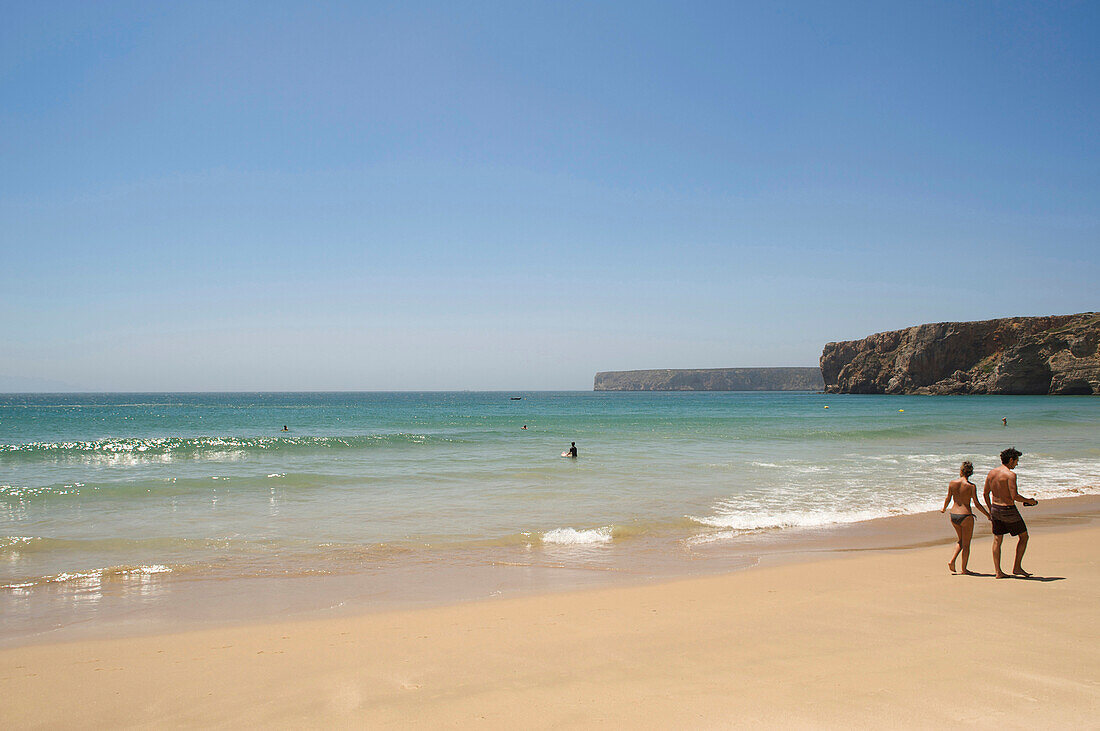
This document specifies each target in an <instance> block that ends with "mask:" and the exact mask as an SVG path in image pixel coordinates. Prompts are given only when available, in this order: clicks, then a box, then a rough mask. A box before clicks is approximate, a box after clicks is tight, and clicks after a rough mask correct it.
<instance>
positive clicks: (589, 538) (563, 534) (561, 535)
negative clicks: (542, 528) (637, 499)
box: [542, 526, 612, 546]
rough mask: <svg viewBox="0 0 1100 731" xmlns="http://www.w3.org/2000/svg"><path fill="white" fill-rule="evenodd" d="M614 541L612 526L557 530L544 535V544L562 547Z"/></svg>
mask: <svg viewBox="0 0 1100 731" xmlns="http://www.w3.org/2000/svg"><path fill="white" fill-rule="evenodd" d="M611 539H612V536H611V526H607V527H604V528H591V529H588V530H577V529H576V528H555V529H554V530H551V531H547V532H545V533H543V534H542V542H543V543H554V544H557V545H562V546H577V545H583V544H589V543H609V542H610V541H611Z"/></svg>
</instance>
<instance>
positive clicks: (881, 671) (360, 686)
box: [0, 497, 1100, 728]
mask: <svg viewBox="0 0 1100 731" xmlns="http://www.w3.org/2000/svg"><path fill="white" fill-rule="evenodd" d="M1055 502H1058V503H1060V505H1055V504H1053V503H1055ZM1096 507H1097V499H1096V498H1093V497H1086V498H1079V499H1070V500H1066V501H1051V503H1048V504H1046V505H1041V506H1040V508H1039V509H1036V510H1035V511H1034V512H1028V513H1025V515H1026V516H1027V518H1028V520H1029V523H1030V524H1031V528H1032V543H1031V546H1030V547H1029V549H1028V557H1027V560H1026V562H1025V566H1026V567H1027V568H1029V569H1030V570H1032V571H1034V572H1035V573H1036V578H1034V579H1031V580H1022V579H1007V580H1000V581H998V580H995V579H993V578H992V577H991V575H990V574H991V560H990V558H989V555H990V553H989V551H990V536H989V533H988V524H987V523H986V524H984V525H983V524H982V523H981V522H979V528H978V535H977V536H976V538H975V546H974V554H973V557H972V560H971V568H972V569H973V570H977V571H981V572H983V573H985V574H987V575H985V576H953V575H951V574H949V573H948V570H947V566H946V562H947V559H948V558H949V556H950V550H949V543H950V541H949V540H948V537H947V536H946V535H944V532H945V531H947V530H949V528H948V526H947V519H946V518H945V517H944V516H942V515H940V514H939V513H934V514H926V515H922V516H909V517H907V518H894V519H887V520H884V521H869V522H868V523H867V524H862V525H860V526H857V527H855V528H854V529H853V530H854V532H851V531H849V533H848V534H847V537H838V535H839V534H837V533H835V532H827V533H824V534H819V535H818V538H817V539H816V541H813V540H811V541H809V542H808V543H807V542H806V541H805V540H803V541H802V542H801V546H800V547H799V548H797V550H796V549H795V543H798V542H797V541H795V542H792V543H791V544H790V550H774V551H772V552H770V553H769V554H768V556H769V559H768V560H767V561H764V562H763V564H764V565H762V566H760V567H758V568H754V569H752V570H747V571H738V572H734V573H729V574H725V575H718V576H702V577H695V578H690V579H684V580H676V581H662V582H659V583H647V584H643V585H634V586H610V587H603V588H597V589H587V590H582V591H569V592H558V593H547V594H531V595H523V596H515V597H508V598H500V599H488V600H481V601H472V602H465V603H460V604H452V605H445V606H435V607H431V608H407V609H401V610H393V611H378V612H372V613H358V614H350V615H346V616H334V617H328V618H323V619H310V620H302V621H273V622H260V623H247V624H235V625H229V626H222V627H216V628H204V629H198V630H192V631H187V632H176V633H158V634H150V635H145V636H130V637H122V638H117V637H113V638H100V639H82V640H78V641H73V642H61V643H53V644H37V645H29V646H23V647H15V648H10V649H6V650H0V691H2V694H3V697H4V699H5V702H4V704H3V705H2V706H0V725H2V726H4V727H15V728H24V727H30V728H33V727H62V726H71V725H73V724H74V723H76V724H79V725H81V726H83V727H106V726H110V727H132V726H231V727H241V726H245V727H257V726H277V727H289V726H294V727H302V726H305V727H331V726H346V725H356V726H362V725H366V726H379V725H383V724H394V725H397V724H401V725H412V726H420V727H425V728H436V727H439V726H460V727H465V726H474V725H478V726H489V727H504V726H509V727H514V726H517V725H521V726H524V727H534V728H550V727H561V726H570V727H580V726H586V727H587V726H591V725H595V724H601V723H603V724H608V725H615V726H623V725H632V726H646V727H654V726H657V727H681V726H684V725H688V724H690V725H692V726H730V725H766V726H780V725H782V726H795V727H807V726H816V727H820V726H830V727H837V726H858V727H866V726H877V727H881V726H891V727H899V726H900V727H918V728H931V727H942V726H944V725H947V724H957V723H962V724H965V725H971V726H978V727H992V726H1008V727H1023V726H1035V725H1041V726H1044V727H1049V726H1054V725H1065V726H1071V727H1088V726H1091V725H1093V724H1095V719H1096V718H1097V717H1100V621H1098V620H1100V603H1098V602H1097V601H1096V598H1097V597H1098V596H1100V561H1098V559H1097V558H1096V556H1095V548H1096V546H1097V545H1098V541H1100V523H1098V521H1097V520H1096ZM891 521H892V522H893V523H891ZM782 540H792V541H793V538H792V539H786V538H785V539H782ZM782 540H781V541H780V542H782ZM930 543H931V544H933V545H929V544H930ZM1012 544H1013V540H1012V539H1010V540H1009V545H1010V546H1011V545H1012Z"/></svg>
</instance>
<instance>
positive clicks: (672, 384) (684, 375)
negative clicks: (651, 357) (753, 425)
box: [592, 368, 824, 391]
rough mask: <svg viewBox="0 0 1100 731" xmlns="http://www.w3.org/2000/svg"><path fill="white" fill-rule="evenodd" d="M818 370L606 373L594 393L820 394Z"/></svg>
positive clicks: (767, 369) (819, 373) (598, 381)
mask: <svg viewBox="0 0 1100 731" xmlns="http://www.w3.org/2000/svg"><path fill="white" fill-rule="evenodd" d="M823 386H824V381H822V379H821V371H820V370H819V369H817V368H704V369H661V370H652V371H606V372H603V373H597V374H596V380H595V383H594V385H593V389H592V390H594V391H820V390H821V389H822V387H823Z"/></svg>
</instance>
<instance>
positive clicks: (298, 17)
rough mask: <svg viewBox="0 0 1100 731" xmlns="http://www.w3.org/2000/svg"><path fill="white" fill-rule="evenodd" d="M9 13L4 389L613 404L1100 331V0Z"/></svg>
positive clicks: (0, 258)
mask: <svg viewBox="0 0 1100 731" xmlns="http://www.w3.org/2000/svg"><path fill="white" fill-rule="evenodd" d="M0 9H2V16H3V18H4V20H3V22H2V23H0V173H2V174H0V390H17V391H18V390H107V391H205V390H247V391H252V390H291V391H295V390H462V389H471V390H512V389H578V390H584V389H590V388H591V387H592V378H593V376H594V374H595V373H596V372H597V371H602V370H626V369H634V368H708V367H752V366H812V365H816V364H817V362H818V358H819V356H820V354H821V349H822V346H823V345H824V344H825V343H826V342H830V341H837V340H848V339H855V338H859V337H863V336H865V335H868V334H870V333H873V332H877V331H882V330H890V329H897V328H902V327H907V326H910V325H916V324H920V323H924V322H937V321H945V320H980V319H987V318H993V317H1006V316H1016V315H1040V314H1065V313H1073V312H1082V311H1090V310H1097V309H1100V297H1098V296H1097V295H1098V293H1100V286H1098V285H1097V282H1098V281H1100V123H1098V121H1097V120H1098V119H1100V43H1097V39H1098V38H1100V3H1091V2H1079V3H1074V2H1061V3H1032V2H1027V3H1016V2H965V3H960V2H954V1H952V2H911V3H909V2H905V3H884V2H829V3H824V2H806V3H800V2H791V3H789V2H767V3H765V2H758V3H749V2H745V3H729V2H715V3H693V2H677V3H672V2H666V3H651V2H635V1H632V2H619V3H600V2H575V3H574V2H547V3H515V2H500V3H482V2H463V3H453V2H440V3H418V2H397V3H368V2H348V3H326V2H303V3H287V2H278V1H277V0H266V1H265V2H253V3H249V2H229V1H225V0H222V1H219V2H208V3H207V2H187V3H169V2H164V3H153V2H128V3H127V2H123V3H120V2H95V3H88V2H83V1H80V2H48V3H28V2H15V1H8V0H3V1H0Z"/></svg>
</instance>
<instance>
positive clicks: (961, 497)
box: [940, 462, 989, 576]
mask: <svg viewBox="0 0 1100 731" xmlns="http://www.w3.org/2000/svg"><path fill="white" fill-rule="evenodd" d="M972 474H974V465H973V464H971V463H970V462H963V463H962V466H961V467H959V476H958V477H956V478H955V479H954V480H951V482H949V483H947V497H946V498H944V501H943V507H942V508H940V512H941V513H942V512H945V511H946V510H947V504H948V503H950V502H951V501H952V500H954V501H955V504H954V505H953V506H952V507H951V527H952V528H954V529H955V535H956V536H957V538H958V540H957V541H956V543H955V553H954V554H952V556H951V560H950V561H948V563H947V567H948V568H949V569H951V573H953V574H967V575H970V576H973V575H974V572H973V571H969V570H968V569H967V568H966V564H967V562H968V561H969V560H970V539H971V538H973V537H974V521H975V518H974V512H973V511H972V510H971V509H970V503H971V501H973V502H974V505H975V506H976V507H977V508H978V511H979V512H981V513H982V514H983V515H985V517H986V518H988V517H989V513H987V512H986V509H985V508H983V507H982V504H981V503H980V502H978V488H977V487H975V486H974V483H973V482H971V481H970V476H971V475H972ZM960 553H961V554H962V571H957V570H956V569H955V559H957V558H958V557H959V554H960Z"/></svg>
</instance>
